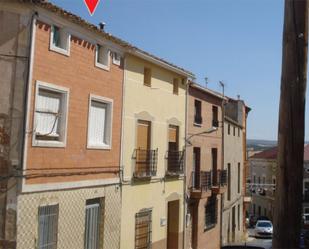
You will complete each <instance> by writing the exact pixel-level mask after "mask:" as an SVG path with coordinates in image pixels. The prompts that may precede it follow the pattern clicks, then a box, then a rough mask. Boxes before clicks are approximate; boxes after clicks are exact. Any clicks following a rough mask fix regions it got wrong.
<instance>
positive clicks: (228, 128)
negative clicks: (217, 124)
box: [227, 124, 231, 135]
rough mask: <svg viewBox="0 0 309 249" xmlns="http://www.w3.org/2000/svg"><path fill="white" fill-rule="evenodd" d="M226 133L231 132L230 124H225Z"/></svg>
mask: <svg viewBox="0 0 309 249" xmlns="http://www.w3.org/2000/svg"><path fill="white" fill-rule="evenodd" d="M227 134H228V135H230V134H231V125H230V124H228V125H227Z"/></svg>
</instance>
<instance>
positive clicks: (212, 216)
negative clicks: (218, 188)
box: [205, 195, 218, 230]
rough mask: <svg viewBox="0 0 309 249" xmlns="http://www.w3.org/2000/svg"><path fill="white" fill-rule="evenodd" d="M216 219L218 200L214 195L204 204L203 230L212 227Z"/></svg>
mask: <svg viewBox="0 0 309 249" xmlns="http://www.w3.org/2000/svg"><path fill="white" fill-rule="evenodd" d="M217 221H218V200H217V197H216V196H215V195H213V196H211V197H209V198H208V201H207V204H206V205H205V230H207V229H211V228H213V227H214V226H215V225H216V224H217Z"/></svg>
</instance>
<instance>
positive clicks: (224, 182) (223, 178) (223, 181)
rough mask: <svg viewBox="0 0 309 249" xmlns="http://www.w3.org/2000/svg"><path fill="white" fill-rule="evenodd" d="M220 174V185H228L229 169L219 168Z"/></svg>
mask: <svg viewBox="0 0 309 249" xmlns="http://www.w3.org/2000/svg"><path fill="white" fill-rule="evenodd" d="M218 175H220V186H226V185H227V170H226V169H223V170H219V174H218Z"/></svg>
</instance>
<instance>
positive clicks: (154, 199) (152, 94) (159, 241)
mask: <svg viewBox="0 0 309 249" xmlns="http://www.w3.org/2000/svg"><path fill="white" fill-rule="evenodd" d="M145 67H147V68H150V69H151V74H152V76H151V87H149V86H145V85H144V68H145ZM175 78H178V79H179V81H178V82H179V88H178V94H174V93H173V80H174V79H175ZM185 82H186V78H185V77H183V76H181V75H178V74H176V73H174V72H172V71H169V70H167V69H164V68H163V67H159V66H157V65H154V64H151V63H149V62H147V61H145V60H143V59H141V58H138V57H136V56H134V55H128V56H127V57H126V62H125V76H124V103H123V106H124V112H123V145H122V146H123V147H122V166H123V175H122V182H123V185H122V217H121V244H120V248H121V249H133V248H135V235H136V227H135V226H136V220H135V215H136V213H138V212H139V211H141V210H143V209H150V210H152V218H151V230H152V232H151V242H152V248H153V249H156V248H160V249H164V248H167V234H168V224H167V223H168V222H167V221H168V203H169V202H170V201H175V200H179V210H178V211H179V215H178V218H179V226H178V231H177V232H178V246H177V248H182V239H183V226H184V225H183V220H184V219H183V217H184V211H183V207H184V196H183V190H184V177H183V175H182V174H180V175H179V176H176V177H166V167H167V151H168V130H169V126H170V125H176V126H178V127H179V150H182V149H183V148H184V138H185V120H186V113H185V106H186V85H185ZM138 120H147V121H150V122H151V132H150V134H151V135H150V136H151V143H150V148H151V149H158V157H157V172H156V175H155V176H152V177H151V179H146V180H136V179H134V177H133V173H134V167H135V161H134V159H133V157H134V156H133V154H134V150H135V149H136V146H137V139H136V138H137V121H138ZM174 218H175V217H174ZM174 220H175V219H174Z"/></svg>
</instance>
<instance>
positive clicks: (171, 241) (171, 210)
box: [167, 200, 179, 249]
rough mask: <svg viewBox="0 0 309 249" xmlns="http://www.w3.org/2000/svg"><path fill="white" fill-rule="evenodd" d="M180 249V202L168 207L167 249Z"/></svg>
mask: <svg viewBox="0 0 309 249" xmlns="http://www.w3.org/2000/svg"><path fill="white" fill-rule="evenodd" d="M178 247H179V200H176V201H170V202H168V205H167V249H178Z"/></svg>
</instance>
